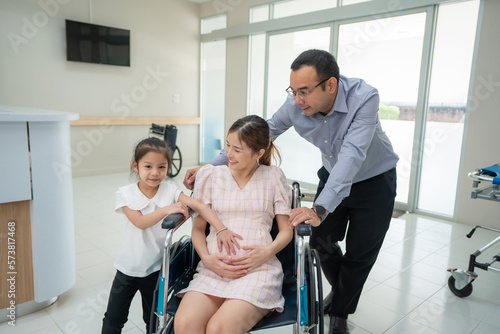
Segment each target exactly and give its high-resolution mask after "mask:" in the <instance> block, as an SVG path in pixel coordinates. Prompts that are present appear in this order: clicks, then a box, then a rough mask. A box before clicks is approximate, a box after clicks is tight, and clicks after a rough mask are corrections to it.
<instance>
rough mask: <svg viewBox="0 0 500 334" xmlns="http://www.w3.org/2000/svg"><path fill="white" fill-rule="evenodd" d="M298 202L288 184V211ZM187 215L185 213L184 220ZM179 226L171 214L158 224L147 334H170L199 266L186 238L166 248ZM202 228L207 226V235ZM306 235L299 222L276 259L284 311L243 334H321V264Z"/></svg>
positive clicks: (296, 190) (297, 194) (275, 230)
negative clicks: (160, 243)
mask: <svg viewBox="0 0 500 334" xmlns="http://www.w3.org/2000/svg"><path fill="white" fill-rule="evenodd" d="M302 197H303V196H302V194H301V192H300V186H299V184H298V183H297V182H294V183H293V186H292V208H297V207H300V206H301V198H302ZM192 213H193V212H192V211H190V215H191V214H192ZM188 219H189V218H188ZM185 221H187V219H186V218H185V217H184V216H183V215H182V214H172V215H169V216H167V217H166V218H165V219H164V220H163V222H162V228H164V229H166V230H167V233H166V236H165V243H164V250H163V265H162V269H161V271H160V277H159V279H158V285H157V288H156V290H155V298H154V299H155V300H154V302H153V306H152V310H153V311H152V314H151V321H150V326H149V328H150V333H148V334H172V333H174V317H175V312H176V310H177V308H178V306H179V304H180V301H181V298H179V297H177V293H178V292H179V291H180V290H182V289H183V288H185V287H187V286H188V284H189V281H190V280H191V279H192V277H193V275H194V273H195V270H196V266H197V264H198V262H199V257H198V255H197V254H196V251H195V250H194V247H193V245H192V242H191V239H190V237H189V236H187V235H185V236H183V237H181V238H180V239H179V240H178V241H176V242H175V243H172V237H173V233H174V232H175V230H177V229H178V228H179V227H180V226H181V225H182V224H183V223H184V222H185ZM208 229H209V226H208V224H207V232H208ZM277 233H278V227H277V224H276V223H274V224H273V227H272V230H271V235H272V236H273V238H274V237H275V236H276V234H277ZM310 235H311V226H310V225H306V224H304V223H302V224H300V225H298V226H297V227H296V229H295V232H294V237H293V239H292V241H291V242H290V243H289V244H288V245H287V246H286V247H285V248H283V250H281V252H279V253H278V254H277V255H276V256H277V258H278V259H279V260H280V262H281V264H282V267H283V272H284V280H283V287H282V294H283V297H284V298H285V306H284V310H283V312H282V313H278V312H276V311H272V312H270V313H269V314H268V315H267V316H265V317H264V318H263V319H261V321H260V322H259V323H257V324H256V325H255V326H254V327H253V328H252V329H251V331H250V332H249V333H252V332H254V331H258V330H262V329H269V328H276V327H281V326H289V325H292V328H293V333H295V334H299V333H300V334H303V333H310V334H317V333H319V334H323V332H324V315H323V290H322V283H321V265H320V260H319V255H318V253H317V251H316V250H314V249H311V248H310V246H309V244H308V242H307V241H306V240H305V238H306V237H308V236H310Z"/></svg>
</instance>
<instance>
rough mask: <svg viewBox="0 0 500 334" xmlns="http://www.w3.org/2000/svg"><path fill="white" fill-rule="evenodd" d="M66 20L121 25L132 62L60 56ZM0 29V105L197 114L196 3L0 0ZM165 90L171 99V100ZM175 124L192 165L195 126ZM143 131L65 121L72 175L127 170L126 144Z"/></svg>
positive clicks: (89, 112)
mask: <svg viewBox="0 0 500 334" xmlns="http://www.w3.org/2000/svg"><path fill="white" fill-rule="evenodd" d="M89 2H90V3H91V7H92V13H91V15H90V6H89ZM91 17H92V21H91ZM65 19H71V20H76V21H83V22H91V23H95V24H100V25H105V26H111V27H117V28H123V29H129V30H130V31H131V66H130V67H122V66H111V65H99V64H88V63H78V62H70V61H66V41H65V30H64V29H65V28H64V24H65V22H64V20H65ZM0 36H2V38H1V39H0V104H3V105H14V106H23V107H33V108H42V109H52V110H60V111H69V112H76V113H79V114H80V116H81V117H86V116H95V117H105V116H110V117H117V116H134V117H139V116H144V117H150V116H157V117H182V116H186V117H197V116H199V5H198V4H195V3H192V2H189V1H186V0H170V1H164V0H141V1H134V0H106V1H91V0H38V1H36V0H30V1H18V0H2V3H1V4H0ZM145 82H146V84H145ZM145 87H147V88H148V89H147V90H146V89H144V88H145ZM144 92H146V94H144ZM174 94H178V96H179V97H180V99H179V102H178V103H174ZM178 128H179V135H178V139H177V143H178V146H179V147H180V150H181V152H182V154H183V164H184V165H185V166H189V165H195V164H197V163H198V156H199V154H198V146H199V126H198V125H180V126H178ZM148 129H149V126H115V127H107V126H102V127H96V126H93V127H72V128H71V137H72V138H71V139H72V152H67V154H68V160H69V159H71V161H72V163H73V175H89V174H98V173H112V172H119V171H126V170H128V169H129V162H130V159H131V154H132V149H133V146H134V145H135V143H136V142H138V141H139V140H140V139H142V138H144V137H147V136H148Z"/></svg>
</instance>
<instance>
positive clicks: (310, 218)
mask: <svg viewBox="0 0 500 334" xmlns="http://www.w3.org/2000/svg"><path fill="white" fill-rule="evenodd" d="M300 223H306V224H310V225H311V226H314V227H318V226H319V225H321V219H320V218H319V217H318V215H317V214H316V212H314V211H313V209H310V208H306V207H300V208H295V209H292V211H291V212H290V218H289V219H288V224H289V225H290V228H291V229H294V228H295V227H296V226H297V225H299V224H300Z"/></svg>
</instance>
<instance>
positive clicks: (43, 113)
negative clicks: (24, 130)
mask: <svg viewBox="0 0 500 334" xmlns="http://www.w3.org/2000/svg"><path fill="white" fill-rule="evenodd" d="M78 118H80V116H79V115H78V114H77V113H71V112H63V111H55V110H45V109H35V108H25V107H13V106H2V105H0V122H57V121H75V120H77V119H78Z"/></svg>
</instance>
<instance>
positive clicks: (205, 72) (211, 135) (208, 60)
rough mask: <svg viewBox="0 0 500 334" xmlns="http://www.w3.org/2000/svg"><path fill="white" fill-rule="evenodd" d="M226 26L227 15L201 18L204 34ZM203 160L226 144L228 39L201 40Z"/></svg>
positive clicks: (214, 154)
mask: <svg viewBox="0 0 500 334" xmlns="http://www.w3.org/2000/svg"><path fill="white" fill-rule="evenodd" d="M224 28H226V15H225V14H224V15H218V16H213V17H209V18H204V19H202V20H201V31H202V33H209V32H211V31H212V30H216V29H224ZM200 67H201V69H200V71H201V75H200V78H201V79H200V80H201V84H200V85H201V90H200V101H201V102H200V110H201V125H200V126H201V131H200V132H201V136H200V139H201V145H200V147H201V150H200V161H201V162H203V163H206V162H209V161H210V160H212V159H213V158H214V157H216V156H217V155H218V154H219V152H220V150H221V148H222V147H223V143H224V138H225V134H224V117H225V116H224V114H225V100H226V94H225V92H226V91H225V89H224V87H226V40H220V41H213V42H204V43H201V64H200Z"/></svg>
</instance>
